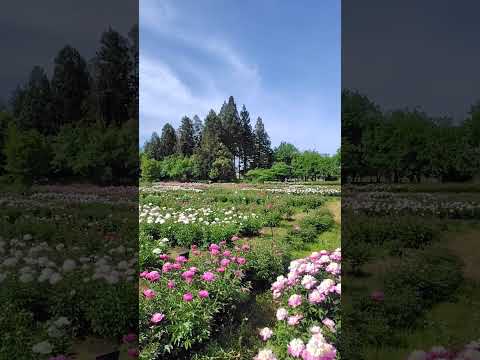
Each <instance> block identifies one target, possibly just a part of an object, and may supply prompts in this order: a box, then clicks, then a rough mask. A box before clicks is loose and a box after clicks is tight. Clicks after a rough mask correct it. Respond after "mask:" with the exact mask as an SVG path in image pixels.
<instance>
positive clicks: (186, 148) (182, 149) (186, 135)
mask: <svg viewBox="0 0 480 360" xmlns="http://www.w3.org/2000/svg"><path fill="white" fill-rule="evenodd" d="M194 148H195V140H194V136H193V123H192V120H190V118H189V117H188V116H184V117H183V118H182V124H181V125H180V127H179V128H178V152H179V153H180V154H181V155H183V156H190V155H192V154H193V149H194Z"/></svg>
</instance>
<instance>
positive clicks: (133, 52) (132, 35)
mask: <svg viewBox="0 0 480 360" xmlns="http://www.w3.org/2000/svg"><path fill="white" fill-rule="evenodd" d="M128 37H129V39H130V57H131V61H132V64H133V66H132V68H131V73H130V92H131V94H132V97H131V102H130V105H129V109H128V113H129V116H130V118H132V119H138V112H139V108H138V106H139V101H138V96H139V95H138V94H139V92H138V79H139V55H138V54H139V33H138V24H135V25H134V26H133V27H132V29H131V30H130V32H129V33H128Z"/></svg>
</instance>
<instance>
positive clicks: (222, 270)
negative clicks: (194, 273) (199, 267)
mask: <svg viewBox="0 0 480 360" xmlns="http://www.w3.org/2000/svg"><path fill="white" fill-rule="evenodd" d="M217 272H219V273H223V272H225V268H224V267H223V266H220V267H219V268H218V269H217Z"/></svg>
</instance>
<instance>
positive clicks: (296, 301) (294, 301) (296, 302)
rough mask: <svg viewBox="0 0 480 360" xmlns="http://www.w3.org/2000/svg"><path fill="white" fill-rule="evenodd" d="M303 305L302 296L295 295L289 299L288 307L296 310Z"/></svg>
mask: <svg viewBox="0 0 480 360" xmlns="http://www.w3.org/2000/svg"><path fill="white" fill-rule="evenodd" d="M301 304H302V296H301V295H298V294H293V295H292V296H290V298H289V299H288V305H290V306H291V307H293V308H296V307H297V306H300V305H301Z"/></svg>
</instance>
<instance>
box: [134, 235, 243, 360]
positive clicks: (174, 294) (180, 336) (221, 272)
mask: <svg viewBox="0 0 480 360" xmlns="http://www.w3.org/2000/svg"><path fill="white" fill-rule="evenodd" d="M236 240H237V238H236V237H234V238H233V241H236ZM247 251H248V247H240V246H233V247H232V246H228V245H227V243H226V242H225V241H222V242H220V244H210V246H209V250H208V251H200V250H198V249H197V248H196V247H195V246H192V248H191V250H190V257H189V258H188V259H187V258H186V257H184V256H177V257H176V258H175V259H171V258H169V256H168V255H166V254H159V255H158V257H157V259H158V260H157V266H156V267H151V268H149V269H146V270H144V271H143V272H142V273H141V274H140V278H141V279H140V294H139V298H140V299H139V304H140V305H139V306H140V319H139V321H140V358H141V359H155V358H162V359H164V358H172V359H176V358H179V357H181V355H182V354H184V353H186V352H187V351H189V350H190V349H192V348H194V347H196V346H198V345H200V344H202V343H203V342H205V341H206V340H208V339H209V338H210V337H211V335H212V333H213V332H214V331H215V321H216V320H219V317H220V316H221V315H222V314H224V313H225V312H226V311H228V310H229V309H232V308H233V306H234V305H235V304H236V303H238V302H239V301H240V300H241V299H242V298H244V297H245V296H246V295H248V287H247V286H246V284H245V283H244V281H243V277H244V273H243V271H242V268H243V266H244V265H245V263H246V260H245V253H246V252H247Z"/></svg>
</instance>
